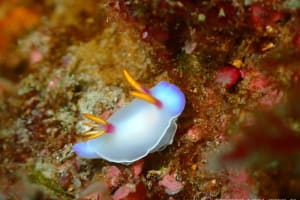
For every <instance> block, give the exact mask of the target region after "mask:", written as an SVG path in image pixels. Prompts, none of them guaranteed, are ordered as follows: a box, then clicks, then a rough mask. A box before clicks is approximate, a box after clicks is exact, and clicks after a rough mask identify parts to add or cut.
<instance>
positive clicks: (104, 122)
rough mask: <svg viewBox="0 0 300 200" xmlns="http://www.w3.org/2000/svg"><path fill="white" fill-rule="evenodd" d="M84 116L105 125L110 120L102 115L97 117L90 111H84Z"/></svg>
mask: <svg viewBox="0 0 300 200" xmlns="http://www.w3.org/2000/svg"><path fill="white" fill-rule="evenodd" d="M83 116H84V117H85V118H87V119H89V120H92V121H94V122H96V123H98V124H102V125H104V126H106V125H108V122H107V121H106V120H105V119H102V118H101V117H96V116H95V115H91V114H88V113H83Z"/></svg>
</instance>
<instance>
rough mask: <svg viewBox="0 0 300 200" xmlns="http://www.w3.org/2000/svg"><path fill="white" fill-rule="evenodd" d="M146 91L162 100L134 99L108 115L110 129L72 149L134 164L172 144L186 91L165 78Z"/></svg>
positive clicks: (83, 154)
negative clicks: (157, 103) (150, 101)
mask: <svg viewBox="0 0 300 200" xmlns="http://www.w3.org/2000/svg"><path fill="white" fill-rule="evenodd" d="M147 94H148V95H151V97H154V98H155V100H158V101H157V102H160V104H159V105H155V104H151V103H149V102H147V101H145V100H140V99H134V100H133V101H132V102H131V103H129V104H128V105H126V106H124V107H123V108H121V109H119V110H118V111H117V112H116V113H114V114H113V115H112V116H111V117H110V118H108V119H107V124H109V125H110V132H109V131H107V132H108V133H107V134H103V135H101V136H100V137H96V138H93V139H90V140H88V141H86V142H79V143H77V144H75V145H74V146H73V150H74V151H75V152H76V153H77V154H78V155H79V156H80V157H83V158H91V159H92V158H102V159H105V160H107V161H110V162H115V163H122V164H131V163H132V162H134V161H137V160H139V159H141V158H143V157H145V156H147V155H148V154H149V153H152V152H155V151H160V150H162V149H164V148H165V147H166V146H167V145H170V144H172V142H173V138H174V135H175V132H176V129H177V125H176V119H177V117H178V116H179V115H180V114H181V113H182V111H183V109H184V106H185V97H184V94H183V93H182V92H181V90H180V89H179V88H178V87H177V86H175V85H174V84H171V83H168V82H164V81H162V82H159V83H158V84H157V85H156V86H155V87H153V88H151V89H150V90H147ZM92 120H93V119H92ZM100 127H101V128H100V129H103V130H104V129H105V126H100Z"/></svg>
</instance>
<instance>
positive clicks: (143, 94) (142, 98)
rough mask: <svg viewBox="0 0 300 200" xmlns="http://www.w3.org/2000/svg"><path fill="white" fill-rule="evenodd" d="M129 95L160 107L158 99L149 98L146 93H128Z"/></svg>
mask: <svg viewBox="0 0 300 200" xmlns="http://www.w3.org/2000/svg"><path fill="white" fill-rule="evenodd" d="M130 94H131V95H132V96H134V97H136V98H139V99H141V100H144V101H147V102H149V103H151V104H153V105H155V106H157V107H159V108H160V107H161V106H162V104H161V102H160V101H159V100H158V99H156V98H154V97H153V96H151V95H150V94H148V93H142V92H135V91H130Z"/></svg>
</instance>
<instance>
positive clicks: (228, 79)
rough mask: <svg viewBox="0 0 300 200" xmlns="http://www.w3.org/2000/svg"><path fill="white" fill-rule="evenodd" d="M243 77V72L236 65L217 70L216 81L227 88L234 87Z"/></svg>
mask: <svg viewBox="0 0 300 200" xmlns="http://www.w3.org/2000/svg"><path fill="white" fill-rule="evenodd" d="M240 78H241V72H240V70H238V69H237V68H235V67H232V66H227V67H222V68H221V69H219V70H218V71H217V72H216V75H215V81H216V83H218V84H220V85H221V86H223V87H225V88H227V89H228V88H231V87H233V86H234V85H235V84H236V83H237V82H238V81H239V79H240Z"/></svg>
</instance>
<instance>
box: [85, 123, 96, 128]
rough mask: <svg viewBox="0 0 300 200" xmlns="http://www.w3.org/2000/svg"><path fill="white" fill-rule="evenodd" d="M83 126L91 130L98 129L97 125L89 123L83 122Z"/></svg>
mask: <svg viewBox="0 0 300 200" xmlns="http://www.w3.org/2000/svg"><path fill="white" fill-rule="evenodd" d="M83 125H85V126H89V127H92V128H98V127H99V125H98V124H93V123H89V122H83Z"/></svg>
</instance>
